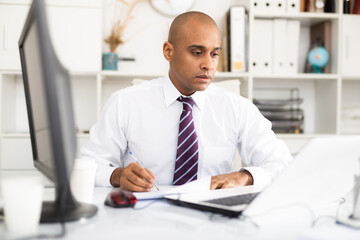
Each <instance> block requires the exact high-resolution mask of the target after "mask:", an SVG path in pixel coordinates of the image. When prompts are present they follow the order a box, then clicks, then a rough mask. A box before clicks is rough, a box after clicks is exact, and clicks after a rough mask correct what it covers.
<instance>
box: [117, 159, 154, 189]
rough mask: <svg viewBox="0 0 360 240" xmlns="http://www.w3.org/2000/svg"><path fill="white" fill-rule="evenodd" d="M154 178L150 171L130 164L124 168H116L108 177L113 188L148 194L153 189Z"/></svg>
mask: <svg viewBox="0 0 360 240" xmlns="http://www.w3.org/2000/svg"><path fill="white" fill-rule="evenodd" d="M154 180H155V176H154V174H153V173H152V172H150V170H148V169H146V168H142V167H140V166H139V165H138V164H136V163H130V164H129V165H128V166H127V167H126V168H116V169H115V170H114V171H113V173H112V174H111V177H110V183H111V185H113V186H114V187H121V188H122V189H123V190H127V191H132V192H148V191H150V190H151V188H152V187H153V182H154Z"/></svg>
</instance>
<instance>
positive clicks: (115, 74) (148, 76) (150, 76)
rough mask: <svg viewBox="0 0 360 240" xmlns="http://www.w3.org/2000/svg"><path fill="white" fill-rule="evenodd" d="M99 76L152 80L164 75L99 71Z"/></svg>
mask: <svg viewBox="0 0 360 240" xmlns="http://www.w3.org/2000/svg"><path fill="white" fill-rule="evenodd" d="M100 74H101V75H102V76H103V77H105V78H106V77H110V78H112V77H117V78H127V79H129V78H142V79H154V78H158V77H162V76H164V75H165V74H161V73H156V74H155V73H127V72H119V71H101V72H100Z"/></svg>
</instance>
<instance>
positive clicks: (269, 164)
mask: <svg viewBox="0 0 360 240" xmlns="http://www.w3.org/2000/svg"><path fill="white" fill-rule="evenodd" d="M240 113H241V116H240V118H241V120H239V121H240V128H239V140H238V150H239V153H240V156H241V159H242V160H243V162H244V164H245V165H246V166H247V167H244V169H245V170H247V171H249V172H250V173H251V175H252V176H253V180H254V185H267V184H269V183H270V182H271V181H272V180H274V179H275V178H276V177H277V176H278V175H279V174H280V173H281V172H282V171H283V170H284V169H285V167H286V166H287V165H288V164H289V163H290V162H291V161H292V160H293V157H292V156H291V154H290V151H289V149H288V148H287V146H286V144H285V143H284V142H283V141H282V140H280V139H277V137H276V135H275V133H274V132H273V131H272V130H271V122H270V121H269V120H267V119H266V118H265V117H263V115H262V114H261V113H260V111H259V110H258V109H257V107H256V106H255V105H254V104H252V103H251V102H248V101H247V100H246V102H245V104H244V106H242V107H241V109H240Z"/></svg>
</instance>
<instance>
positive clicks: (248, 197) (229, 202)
mask: <svg viewBox="0 0 360 240" xmlns="http://www.w3.org/2000/svg"><path fill="white" fill-rule="evenodd" d="M258 194H259V193H258V192H257V193H248V194H241V195H235V196H231V197H224V198H216V199H211V200H207V201H204V202H209V203H216V204H220V205H225V206H236V205H241V204H249V203H250V202H251V201H252V200H253V199H254V198H255V197H256V196H257V195H258Z"/></svg>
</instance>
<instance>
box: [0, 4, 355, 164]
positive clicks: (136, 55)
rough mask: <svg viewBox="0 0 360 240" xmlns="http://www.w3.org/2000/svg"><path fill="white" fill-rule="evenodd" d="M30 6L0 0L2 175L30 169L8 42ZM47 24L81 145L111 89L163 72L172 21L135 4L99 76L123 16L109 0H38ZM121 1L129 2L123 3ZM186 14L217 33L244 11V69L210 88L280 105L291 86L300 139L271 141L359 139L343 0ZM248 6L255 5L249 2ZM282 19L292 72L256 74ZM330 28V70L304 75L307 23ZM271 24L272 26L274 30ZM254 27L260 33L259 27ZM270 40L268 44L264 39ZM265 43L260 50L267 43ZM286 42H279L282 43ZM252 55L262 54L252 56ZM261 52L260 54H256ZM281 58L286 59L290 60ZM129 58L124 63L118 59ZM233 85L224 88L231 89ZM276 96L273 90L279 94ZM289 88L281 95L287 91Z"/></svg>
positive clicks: (350, 26) (351, 37)
mask: <svg viewBox="0 0 360 240" xmlns="http://www.w3.org/2000/svg"><path fill="white" fill-rule="evenodd" d="M30 2H31V1H29V0H12V1H11V0H0V34H1V35H0V96H1V98H0V115H1V116H0V129H1V131H0V142H1V144H0V168H1V169H2V170H4V171H13V170H29V171H35V169H34V167H33V166H32V165H33V162H32V154H31V144H30V138H29V133H28V122H27V115H26V105H25V97H24V90H23V85H22V77H21V68H20V61H19V53H18V46H17V41H18V38H19V34H20V32H21V30H22V27H23V23H24V20H25V18H26V15H27V11H28V9H29V4H30ZM46 2H47V6H48V11H49V14H48V16H49V24H50V30H51V35H52V38H53V42H54V45H55V49H56V50H57V54H58V56H59V57H60V60H61V61H62V62H63V64H64V65H65V66H66V67H67V68H68V69H69V70H70V72H71V77H72V90H73V101H74V109H75V117H76V124H77V131H78V135H77V136H78V142H79V147H81V146H82V145H83V144H84V143H85V142H86V140H87V138H88V131H89V129H90V127H91V126H92V125H93V124H94V123H95V122H96V119H97V116H98V115H99V113H100V111H101V108H102V106H103V105H104V103H105V102H106V100H107V99H108V97H109V96H110V95H111V93H113V92H114V91H116V90H118V89H121V88H124V87H127V86H131V85H132V84H133V83H134V82H140V81H142V80H148V79H153V78H156V77H158V76H162V75H164V74H166V73H167V68H168V64H167V62H166V61H165V59H164V58H163V56H162V44H163V42H164V41H165V40H166V39H167V32H168V29H169V26H170V24H171V22H172V20H173V17H169V16H165V15H164V14H161V13H159V12H158V11H156V10H155V9H154V8H153V7H152V5H151V4H150V2H149V1H148V0H144V1H139V2H138V3H137V4H136V6H135V7H134V9H133V11H132V16H133V18H131V19H130V20H129V22H128V25H127V26H126V29H125V31H124V34H123V36H122V39H123V41H124V43H123V44H120V45H119V47H118V48H117V49H116V53H118V55H119V58H120V60H119V62H118V70H116V71H102V62H101V60H102V53H106V52H109V46H108V45H107V44H106V43H105V42H104V39H105V38H107V37H108V35H109V34H110V32H111V27H112V25H113V23H114V22H116V21H117V20H119V19H122V17H123V16H124V15H126V12H127V10H128V6H126V5H125V4H124V3H123V2H122V1H115V0H106V1H101V0H73V1H70V0H47V1H46ZM127 2H129V3H130V4H131V3H132V2H135V0H128V1H127ZM193 2H194V3H193V5H192V7H191V8H190V10H199V11H203V12H205V13H207V14H209V15H210V16H211V17H213V18H214V19H215V21H216V22H217V24H218V26H219V27H220V29H221V32H222V34H223V33H224V27H223V19H224V16H225V15H226V13H227V11H228V10H229V9H230V7H231V6H234V5H243V6H245V7H246V8H247V10H248V30H249V31H248V35H247V36H248V45H246V49H247V50H249V56H248V63H249V67H248V69H247V70H246V71H244V72H241V71H240V72H218V73H217V74H216V78H215V82H222V83H225V85H226V80H231V81H228V82H231V83H232V84H233V82H234V81H235V82H239V83H240V84H239V85H240V89H235V90H236V91H237V92H238V93H239V94H241V95H242V96H244V97H247V98H249V99H250V100H254V99H259V98H260V99H262V98H270V99H271V98H274V97H277V96H279V95H281V96H283V97H284V98H286V97H287V96H288V95H289V92H290V90H291V89H297V91H298V94H299V96H300V98H302V99H303V102H302V104H301V108H302V109H303V112H304V123H303V133H300V134H294V133H292V134H278V136H279V138H281V139H283V140H284V141H285V142H286V143H287V144H288V146H289V148H290V150H291V152H292V153H293V154H295V153H296V152H297V151H298V150H299V149H300V148H301V147H302V146H303V145H304V144H305V143H306V142H307V141H308V140H309V139H311V138H313V137H316V136H324V135H342V134H360V94H359V93H360V68H359V66H358V63H359V62H360V44H359V42H360V32H359V31H358V28H359V26H360V15H355V14H343V11H344V6H343V1H342V0H335V1H334V2H335V12H334V13H318V12H306V13H305V12H299V11H298V10H289V9H288V8H287V7H286V6H287V5H286V4H287V3H288V2H295V3H296V4H299V3H300V1H284V0H279V1H271V2H273V3H275V2H276V3H277V4H278V3H281V4H282V6H283V8H280V9H275V5H276V4H274V8H273V9H272V10H267V9H265V8H264V9H261V8H260V9H259V8H258V7H259V6H263V5H262V4H265V2H266V1H255V0H221V1H220V0H194V1H193ZM255 3H256V4H255ZM262 21H263V22H264V21H265V23H267V24H269V22H271V21H272V22H275V21H277V22H281V21H282V22H284V21H287V22H290V21H295V22H297V23H298V24H299V25H298V27H299V32H298V36H299V37H298V43H297V46H296V48H295V49H296V51H295V52H294V53H291V54H293V55H295V56H296V59H295V60H294V61H295V62H296V65H297V68H296V69H295V72H285V73H281V72H280V73H279V72H276V71H267V70H263V71H262V70H260V71H259V70H258V69H256V68H255V67H254V65H253V64H251V63H253V62H254V61H255V60H256V61H260V60H259V59H257V58H258V57H259V54H258V53H259V50H258V49H259V46H261V45H265V46H268V48H265V50H263V51H266V49H269V48H272V47H274V45H273V44H274V43H275V42H276V41H275V40H274V39H276V38H275V33H274V31H269V32H268V34H270V35H268V36H267V38H265V39H263V41H262V42H260V43H259V41H258V40H257V39H258V37H259V36H258V35H257V33H259V31H260V32H261V31H263V30H264V29H261V28H260V27H261V24H259V23H261V22H262ZM322 22H330V23H331V45H330V52H331V59H330V64H331V68H330V70H329V71H330V72H329V73H322V74H313V73H304V71H305V70H304V69H305V68H306V57H307V54H308V51H309V48H310V45H311V40H310V35H311V29H312V27H313V26H314V25H316V24H319V23H322ZM273 26H274V25H273ZM259 28H260V29H259ZM271 39H272V40H271ZM270 40H271V41H273V42H272V43H269V42H268V41H270ZM288 42H289V41H285V44H287V43H288ZM260 53H261V52H260ZM266 54H269V53H268V52H266V53H265V52H264V54H260V57H261V56H265V55H266ZM291 54H288V55H291ZM126 59H128V60H129V59H130V61H126ZM230 86H233V85H230ZM279 89H282V90H284V89H285V91H282V92H281V94H279ZM287 90H289V91H287Z"/></svg>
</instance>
